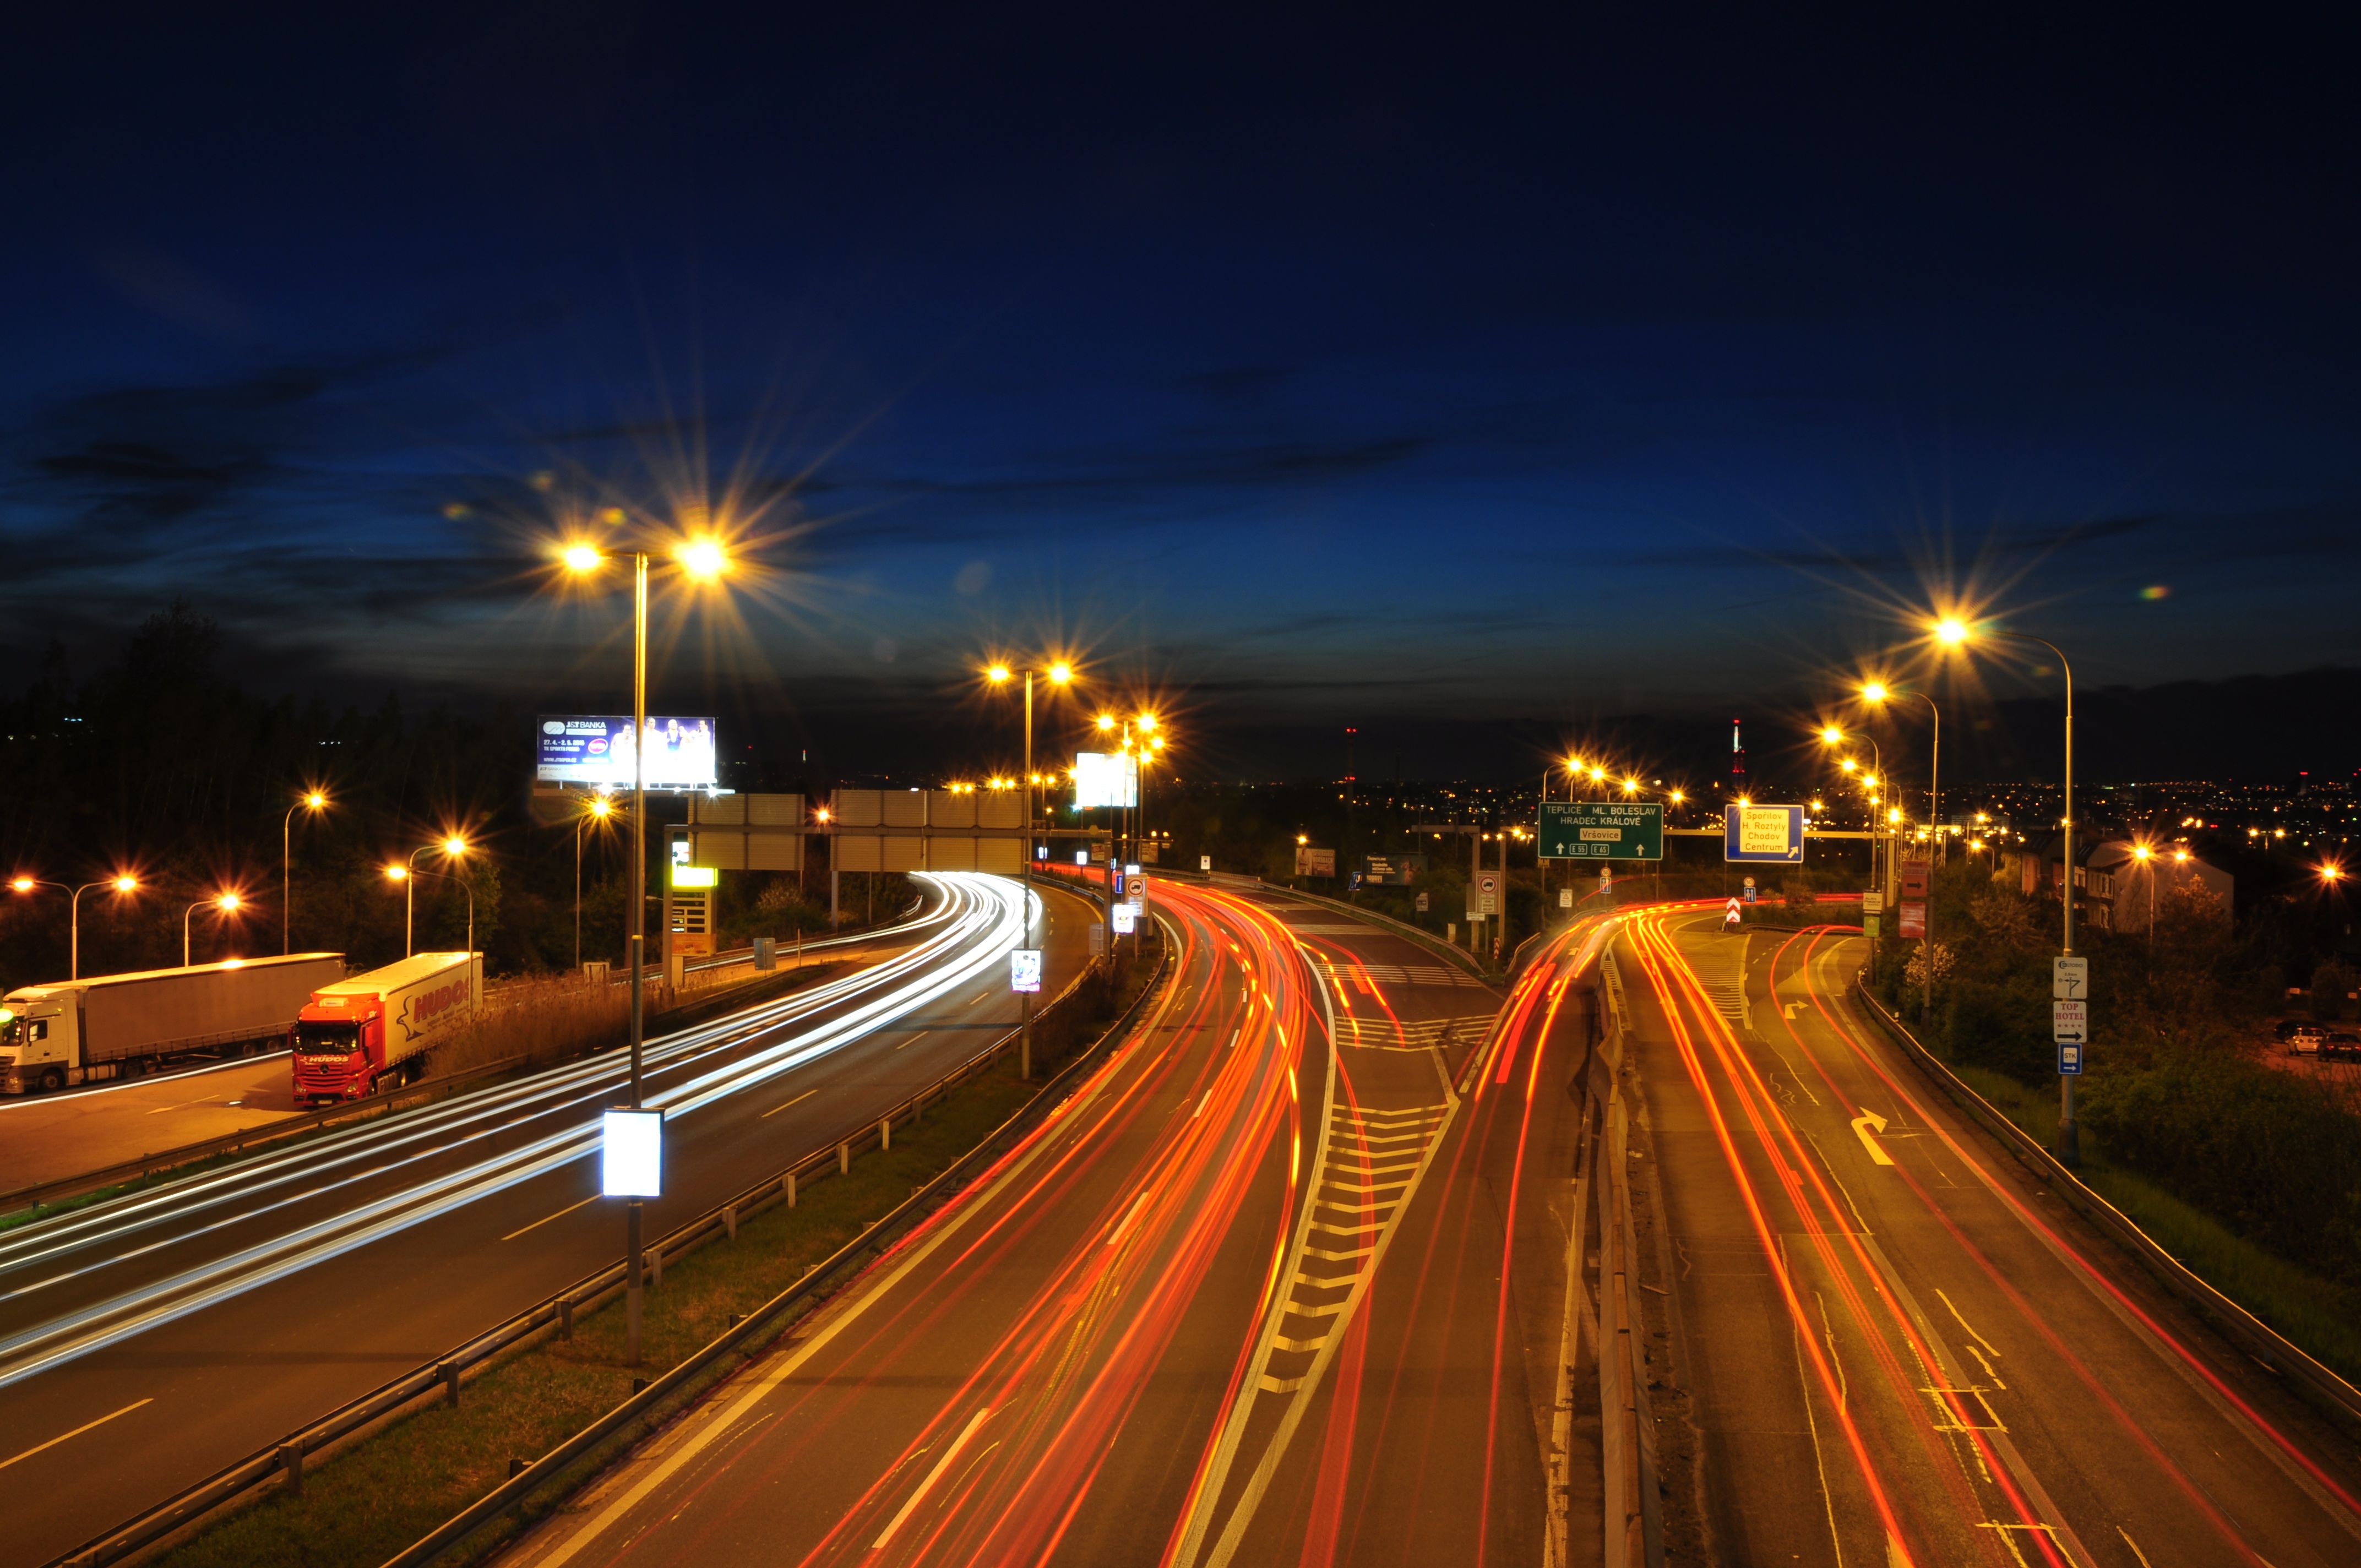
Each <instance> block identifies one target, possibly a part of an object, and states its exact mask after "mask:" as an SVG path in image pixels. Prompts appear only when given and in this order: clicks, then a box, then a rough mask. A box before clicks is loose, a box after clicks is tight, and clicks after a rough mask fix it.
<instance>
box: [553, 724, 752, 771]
mask: <svg viewBox="0 0 2361 1568" xmlns="http://www.w3.org/2000/svg"><path fill="white" fill-rule="evenodd" d="M533 741H534V746H533V777H534V778H535V779H536V780H538V781H539V782H541V783H543V784H589V785H592V786H597V785H601V784H603V785H605V786H606V787H607V788H609V789H629V788H630V787H631V718H630V717H629V716H625V717H624V718H597V717H585V716H583V715H580V714H570V715H569V714H558V715H554V716H553V715H546V714H545V715H544V716H543V717H542V720H541V727H540V731H539V733H537V734H536V735H535V736H534V737H533ZM647 757H648V770H647V773H648V776H647V784H648V787H649V788H650V789H713V788H715V787H717V786H718V785H719V784H720V782H721V781H720V778H719V773H717V771H716V769H715V766H714V762H715V755H714V740H713V720H712V719H710V718H655V717H653V716H651V717H650V718H649V719H648V729H647Z"/></svg>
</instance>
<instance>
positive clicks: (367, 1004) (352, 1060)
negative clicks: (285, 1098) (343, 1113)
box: [295, 993, 401, 1105]
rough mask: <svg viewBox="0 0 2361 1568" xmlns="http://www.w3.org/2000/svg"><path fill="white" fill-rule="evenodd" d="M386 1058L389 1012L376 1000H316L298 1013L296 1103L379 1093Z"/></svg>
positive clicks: (331, 997)
mask: <svg viewBox="0 0 2361 1568" xmlns="http://www.w3.org/2000/svg"><path fill="white" fill-rule="evenodd" d="M384 1060H385V1014H384V1011H383V1009H382V1007H381V1005H380V1003H379V999H378V998H377V997H375V996H368V995H353V994H350V993H346V994H345V995H341V996H337V995H328V996H317V997H314V998H313V1000H312V1001H310V1002H308V1003H305V1004H304V1007H303V1011H302V1013H300V1014H297V1015H296V1019H295V1102H296V1103H297V1104H299V1105H301V1104H304V1103H307V1102H312V1103H316V1102H322V1101H328V1100H358V1099H360V1098H361V1097H362V1096H364V1095H367V1094H373V1093H375V1092H376V1091H377V1088H378V1065H379V1063H381V1062H383V1061H384ZM388 1076H389V1077H390V1078H393V1079H396V1080H399V1079H400V1078H401V1074H400V1073H398V1072H397V1073H393V1074H390V1075H388Z"/></svg>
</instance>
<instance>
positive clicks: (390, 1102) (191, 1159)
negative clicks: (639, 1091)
mask: <svg viewBox="0 0 2361 1568" xmlns="http://www.w3.org/2000/svg"><path fill="white" fill-rule="evenodd" d="M523 1059H524V1058H522V1057H503V1058H500V1060H499V1061H494V1062H486V1063H484V1064H483V1065H482V1066H480V1067H471V1068H467V1069H465V1070H463V1071H459V1072H455V1073H450V1074H447V1075H446V1076H445V1077H442V1078H427V1079H421V1080H419V1081H418V1082H416V1083H412V1084H408V1085H405V1086H404V1087H402V1088H401V1089H396V1090H390V1091H387V1092H386V1093H383V1094H373V1095H370V1096H369V1097H368V1099H366V1100H355V1101H351V1102H347V1103H345V1104H342V1105H330V1106H327V1107H325V1108H324V1109H322V1110H318V1111H305V1112H301V1113H297V1114H295V1115H292V1116H281V1117H280V1118H279V1119H278V1120H277V1121H275V1122H264V1123H262V1124H259V1125H258V1126H253V1127H248V1128H247V1129H246V1130H245V1131H244V1132H240V1133H224V1134H222V1135H219V1136H218V1137H211V1138H205V1139H203V1140H201V1141H200V1142H197V1143H193V1144H183V1145H181V1146H180V1147H179V1148H175V1149H166V1150H164V1151H163V1152H161V1153H159V1154H143V1155H141V1156H140V1157H138V1158H137V1159H126V1160H123V1161H120V1162H118V1163H116V1164H115V1165H110V1166H104V1167H101V1168H99V1169H97V1170H86V1171H82V1172H81V1173H80V1174H78V1175H74V1176H61V1177H60V1178H58V1179H56V1180H54V1181H44V1182H41V1183H39V1184H38V1186H33V1187H19V1188H18V1189H16V1190H15V1191H14V1192H0V1214H13V1213H16V1212H17V1211H19V1210H22V1209H33V1208H38V1207H39V1206H40V1205H41V1204H43V1203H45V1202H47V1201H49V1200H50V1199H52V1198H73V1197H78V1196H80V1195H81V1194H82V1193H84V1192H92V1191H95V1190H98V1189H99V1188H102V1187H112V1186H114V1185H115V1184H116V1183H117V1182H122V1181H136V1180H138V1179H141V1178H143V1177H149V1176H161V1175H162V1174H164V1173H165V1172H166V1171H170V1170H178V1169H180V1168H181V1167H183V1166H190V1165H195V1164H197V1163H198V1162H199V1161H201V1160H208V1159H212V1158H214V1157H216V1156H219V1155H225V1154H242V1153H244V1152H245V1151H246V1150H247V1149H249V1148H254V1147H258V1146H261V1145H264V1144H273V1143H277V1142H279V1141H280V1140H281V1139H284V1138H291V1137H293V1136H295V1135H298V1134H301V1133H309V1132H316V1131H318V1130H320V1129H322V1128H324V1127H335V1126H342V1125H344V1124H346V1123H348V1122H367V1121H371V1120H374V1119H375V1118H377V1117H379V1116H383V1115H387V1114H390V1113H392V1112H395V1111H409V1110H414V1109H416V1108H417V1107H418V1106H421V1105H431V1104H433V1103H434V1102H435V1101H437V1100H440V1099H442V1098H444V1097H445V1095H448V1094H450V1093H452V1092H453V1091H456V1090H460V1089H464V1088H466V1087H467V1086H468V1085H470V1084H472V1083H475V1082H477V1081H478V1080H482V1079H487V1078H490V1077H492V1076H493V1075H494V1074H496V1073H502V1072H506V1071H508V1070H509V1069H511V1068H512V1067H514V1066H515V1065H516V1064H517V1063H518V1062H520V1061H522V1060H523Z"/></svg>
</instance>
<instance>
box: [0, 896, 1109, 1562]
mask: <svg viewBox="0 0 2361 1568" xmlns="http://www.w3.org/2000/svg"><path fill="white" fill-rule="evenodd" d="M934 881H935V883H936V885H937V887H938V889H939V892H940V894H942V898H941V905H940V909H939V914H938V916H936V918H935V919H934V922H933V927H934V928H933V929H932V931H931V932H929V933H922V934H921V935H922V938H923V939H921V940H919V941H918V942H917V944H916V945H914V946H911V947H910V948H907V949H906V950H905V951H903V952H901V953H898V954H897V955H895V957H893V958H890V959H885V960H884V961H882V962H880V963H878V964H875V965H873V966H871V967H870V968H868V969H866V970H862V971H859V972H856V973H854V974H851V975H848V976H843V977H840V978H839V979H836V980H834V981H829V982H826V983H824V984H822V985H819V986H817V987H813V988H811V989H809V990H807V991H803V992H796V993H795V994H794V995H792V996H789V997H786V998H784V999H781V1000H778V1001H775V1002H773V1003H763V1004H758V1005H756V1006H754V1007H752V1008H750V1009H747V1010H744V1011H742V1012H741V1013H739V1014H733V1015H731V1016H729V1017H726V1018H722V1019H719V1020H716V1021H714V1022H712V1023H709V1024H707V1025H699V1026H697V1027H695V1028H691V1029H687V1030H684V1031H681V1032H679V1033H677V1034H675V1035H673V1036H668V1037H665V1038H664V1039H660V1040H654V1041H651V1042H650V1043H649V1046H648V1048H647V1052H646V1059H647V1062H648V1074H647V1094H646V1100H647V1102H648V1103H649V1104H652V1105H656V1106H662V1107H664V1109H665V1110H666V1111H667V1113H668V1125H669V1127H670V1128H671V1131H670V1135H669V1137H668V1149H667V1158H666V1167H667V1174H666V1195H665V1197H664V1199H663V1200H662V1201H660V1202H655V1203H652V1204H651V1205H650V1206H649V1214H648V1234H650V1235H651V1236H653V1235H658V1234H662V1233H663V1232H664V1230H666V1229H669V1228H670V1227H671V1226H672V1225H674V1224H676V1223H679V1222H680V1221H682V1220H684V1219H686V1218H687V1217H689V1216H691V1215H693V1214H695V1213H697V1212H702V1211H703V1210H705V1209H707V1208H709V1207H710V1206H712V1205H713V1204H714V1203H717V1202H719V1201H721V1200H723V1199H725V1198H727V1197H728V1196H730V1194H731V1193H733V1192H735V1191H737V1190H741V1189H742V1188H743V1187H744V1186H745V1185H746V1184H748V1183H750V1182H752V1181H754V1180H757V1179H762V1178H763V1177H764V1176H766V1175H768V1174H770V1173H771V1172H774V1171H775V1170H777V1169H779V1168H782V1167H783V1166H784V1165H785V1164H786V1163H787V1161H788V1160H789V1159H790V1158H792V1157H796V1156H799V1155H801V1154H803V1153H806V1152H807V1151H808V1150H809V1149H811V1148H813V1147H815V1146H819V1145H821V1144H822V1143H824V1142H825V1141H826V1140H828V1139H829V1138H831V1137H833V1136H835V1135H839V1134H840V1133H842V1132H843V1131H844V1130H846V1129H847V1128H848V1127H850V1126H851V1125H855V1124H859V1123H860V1122H862V1121H863V1120H865V1119H867V1118H868V1117H870V1116H873V1115H874V1114H875V1113H877V1112H878V1111H880V1110H882V1109H884V1107H886V1106H889V1105H891V1104H893V1103H895V1102H899V1101H900V1100H902V1099H904V1098H906V1096H907V1095H908V1094H909V1093H910V1092H911V1091H913V1090H915V1089H917V1088H918V1087H920V1086H922V1085H923V1084H926V1083H928V1082H931V1081H933V1080H935V1079H937V1078H939V1077H940V1076H941V1075H942V1074H943V1073H945V1072H947V1071H949V1070H950V1069H951V1068H952V1067H954V1066H955V1065H957V1064H958V1063H959V1062H961V1061H963V1060H965V1059H966V1058H968V1057H970V1056H971V1055H972V1054H973V1053H974V1052H975V1051H976V1050H978V1049H980V1048H982V1047H983V1046H984V1045H986V1044H988V1043H989V1042H990V1041H991V1040H992V1039H993V1038H994V1037H995V1036H997V1035H999V1034H1001V1033H1004V1032H1005V1030H1006V1029H1007V1028H1008V1027H1010V1026H1012V1025H1013V1024H1014V1022H1015V1020H1016V999H1015V998H1014V996H1012V995H1011V994H1010V993H1009V992H1008V981H1007V968H1006V966H1007V960H1006V957H1005V954H1006V950H1007V949H1008V948H1010V947H1011V946H1013V945H1015V938H1016V929H1017V897H1016V886H1015V884H1014V883H1010V882H1008V881H1007V880H1005V879H1002V878H994V877H978V876H961V875H945V876H941V877H939V878H936V879H934ZM1044 905H1045V908H1046V918H1047V922H1048V929H1047V933H1046V937H1045V944H1044V945H1045V947H1046V948H1047V950H1048V968H1049V973H1048V979H1047V983H1048V985H1049V988H1050V989H1051V990H1053V991H1054V990H1055V989H1057V988H1059V987H1061V986H1062V985H1063V984H1064V983H1065V982H1066V981H1067V980H1069V979H1071V977H1072V976H1073V975H1074V974H1076V973H1078V972H1080V970H1081V968H1082V964H1083V963H1084V961H1086V944H1085V938H1087V935H1088V928H1089V926H1090V924H1091V922H1092V914H1091V911H1090V910H1089V908H1088V906H1087V905H1082V903H1081V902H1080V901H1078V900H1075V899H1073V898H1072V897H1071V896H1070V895H1067V894H1062V893H1060V892H1056V891H1054V890H1052V891H1049V892H1047V893H1046V894H1044ZM282 1070H283V1067H282ZM623 1073H624V1060H623V1057H622V1053H620V1052H610V1053H607V1054H603V1055H601V1056H598V1057H596V1058H588V1059H586V1060H583V1061H580V1062H576V1063H571V1064H567V1065H566V1066H564V1067H561V1068H558V1069H552V1070H550V1071H547V1072H544V1073H540V1074H536V1075H534V1076H533V1077H532V1078H530V1079H526V1080H519V1081H516V1082H513V1083H509V1084H503V1085H501V1086H500V1087H498V1088H496V1089H492V1090H488V1091H483V1092H479V1093H470V1094H467V1095H463V1096H460V1097H457V1098H455V1099H453V1100H450V1101H446V1102H442V1103H439V1104H436V1105H434V1106H431V1107H426V1108H423V1109H421V1110H418V1111H414V1112H410V1113H402V1114H401V1115H398V1116H396V1117H393V1118H390V1119H388V1120H385V1121H382V1122H370V1123H367V1124H360V1125H358V1126H356V1127H353V1128H349V1129H346V1130H344V1131H340V1132H337V1133H334V1134H330V1135H324V1136H322V1137H320V1138H317V1139H313V1140H308V1141H306V1142H304V1143H302V1145H300V1146H296V1147H292V1148H289V1149H286V1150H282V1151H278V1152H274V1153H270V1154H265V1155H261V1156H258V1157H255V1158H253V1159H249V1160H246V1161H243V1162H240V1163H238V1164H236V1165H235V1166H232V1167H229V1168H225V1169H223V1170H221V1171H219V1172H215V1173H211V1174H208V1175H204V1176H201V1177H194V1178H192V1179H188V1180H185V1181H180V1182H173V1183H170V1184H169V1185H167V1186H165V1187H162V1188H159V1189H156V1190H150V1191H148V1192H143V1193H138V1194H134V1195H131V1196H129V1197H126V1198H124V1199H120V1200H115V1201H109V1202H106V1203H104V1204H99V1205H94V1206H93V1207H91V1208H88V1209H85V1210H81V1211H76V1212H70V1213H67V1214H63V1215H60V1216H58V1217H56V1218H54V1219H51V1220H49V1221H44V1222H42V1223H38V1224H34V1225H28V1226H25V1227H22V1228H20V1229H16V1230H13V1231H8V1232H5V1233H0V1433H5V1434H6V1435H5V1440H0V1470H5V1473H6V1475H7V1480H8V1484H9V1486H10V1493H11V1499H12V1504H13V1513H14V1517H15V1520H16V1523H15V1528H13V1529H12V1530H10V1531H9V1532H8V1535H7V1539H6V1540H5V1542H0V1563H40V1562H43V1561H46V1560H47V1559H49V1558H50V1557H51V1556H54V1555H55V1554H57V1553H59V1552H63V1551H66V1550H69V1549H71V1547H73V1546H75V1545H77V1544H79V1543H80V1542H81V1541H83V1540H85V1539H87V1538H88V1537H90V1536H92V1535H93V1534H95V1533H97V1532H99V1531H100V1530H104V1529H106V1528H108V1527H110V1526H112V1525H114V1524H115V1523H116V1522H118V1521H120V1520H121V1519H125V1518H126V1517H128V1516H130V1515H131V1514H134V1513H136V1512H137V1511H138V1510H139V1509H141V1508H145V1507H147V1506H148V1505H150V1504H152V1503H154V1502H158V1501H160V1500H162V1499H163V1498H165V1497H170V1495H172V1494H173V1493H175V1492H177V1491H178V1490H180V1489H181V1487H183V1486H187V1485H189V1484H190V1483H192V1482H193V1481H195V1480H198V1479H200V1478H202V1477H203V1476H204V1475H209V1474H210V1473H212V1472H213V1471H214V1469H216V1468H218V1467H219V1466H220V1465H222V1464H225V1463H226V1462H228V1461H229V1460H231V1459H233V1458H236V1457H238V1456H241V1455H243V1454H245V1453H248V1452H251V1451H252V1450H254V1449H256V1448H258V1447H260V1446H262V1445H263V1444H265V1443H267V1442H271V1441H274V1440H275V1439H276V1438H278V1437H279V1436H280V1435H281V1434H283V1433H284V1432H286V1431H291V1430H292V1429H293V1428H295V1427H297V1426H299V1425H301V1424H302V1423H304V1422H306V1421H309V1420H313V1419H314V1418H316V1417H318V1416H320V1415H322V1414H324V1413H325V1412H326V1411H328V1410H330V1409H335V1407H337V1406H338V1405H341V1404H343V1403H344V1402H346V1400H348V1399H350V1398H354V1397H356V1396H357V1395H359V1394H361V1393H364V1392H366V1391H368V1389H370V1388H373V1387H377V1386H378V1385H379V1383H381V1382H383V1381H384V1380H385V1379H386V1378H387V1377H389V1376H392V1375H394V1374H395V1373H397V1372H401V1371H404V1370H407V1369H408V1368H410V1367H412V1366H414V1365H419V1364H421V1363H423V1362H425V1361H429V1360H431V1359H433V1358H434V1356H436V1355H437V1354H441V1353H442V1352H443V1351H445V1350H446V1349H448V1348H450V1347H451V1346H453V1345H455V1344H456V1343H461V1342H463V1341H464V1340H466V1339H467V1338H469V1337H471V1336H472V1335H474V1334H476V1333H478V1332H481V1331H482V1330H484V1329H486V1328H489V1327H490V1326H491V1325H492V1324H494V1323H497V1322H499V1321H502V1320H503V1319H505V1318H506V1317H508V1316H510V1315H511V1314H512V1313H514V1312H515V1311H517V1310H522V1308H524V1307H526V1306H529V1305H531V1304H532V1303H533V1302H535V1301H538V1300H541V1299H544V1298H545V1297H547V1296H548V1295H549V1294H550V1293H551V1292H552V1291H554V1290H555V1289H557V1288H560V1287H562V1286H564V1285H566V1284H567V1283H570V1282H571V1281H572V1280H574V1279H577V1278H578V1277H582V1276H584V1275H586V1274H588V1273H590V1272H591V1271H593V1270H594V1269H597V1268H598V1267H601V1266H606V1265H609V1264H610V1263H612V1262H613V1261H614V1259H615V1258H616V1257H617V1256H618V1255H619V1254H620V1251H621V1232H622V1225H621V1220H620V1213H618V1212H612V1210H611V1206H610V1205H609V1204H606V1203H603V1202H600V1201H597V1200H595V1198H594V1197H593V1196H592V1194H593V1192H594V1190H595V1183H596V1160H595V1158H593V1157H592V1156H593V1154H594V1151H595V1129H596V1115H597V1113H598V1110H599V1109H600V1108H602V1107H603V1106H605V1105H608V1104H611V1103H614V1102H616V1101H617V1100H618V1098H619V1097H620V1093H621V1091H622V1083H623Z"/></svg>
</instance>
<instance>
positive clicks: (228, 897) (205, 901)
mask: <svg viewBox="0 0 2361 1568" xmlns="http://www.w3.org/2000/svg"><path fill="white" fill-rule="evenodd" d="M244 903H245V900H243V899H241V898H240V897H238V895H237V894H235V893H222V894H214V896H213V897H211V898H200V899H199V900H197V901H196V902H195V903H194V904H192V905H189V906H188V907H187V908H186V909H183V910H182V911H181V968H182V969H187V968H188V967H189V916H192V915H194V914H195V913H196V912H197V911H198V910H200V909H203V907H205V905H209V904H210V905H213V906H214V908H215V909H218V910H220V911H221V912H222V913H223V914H225V915H235V914H236V913H237V911H238V908H239V906H240V905H242V904H244Z"/></svg>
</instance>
